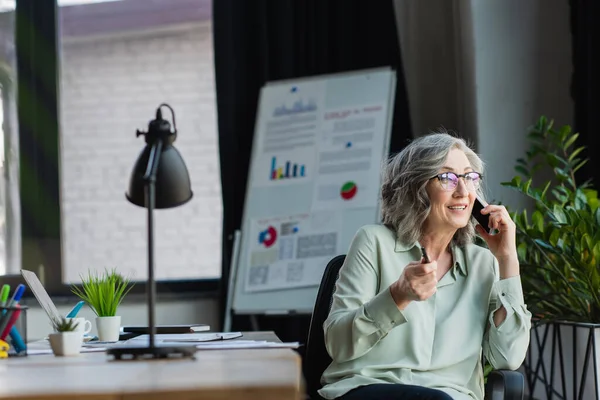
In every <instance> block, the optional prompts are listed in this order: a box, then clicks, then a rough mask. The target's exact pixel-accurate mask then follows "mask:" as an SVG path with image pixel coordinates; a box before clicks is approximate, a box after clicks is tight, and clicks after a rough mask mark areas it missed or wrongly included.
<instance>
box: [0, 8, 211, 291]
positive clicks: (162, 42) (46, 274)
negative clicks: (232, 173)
mask: <svg viewBox="0 0 600 400" xmlns="http://www.w3.org/2000/svg"><path fill="white" fill-rule="evenodd" d="M20 5H21V6H23V7H24V15H26V16H27V18H32V23H29V21H27V24H23V25H20V26H21V27H22V28H19V29H21V30H19V32H21V34H22V35H24V36H23V37H24V39H23V40H22V42H23V43H22V46H23V47H21V46H19V47H18V48H17V49H16V53H17V54H25V57H24V58H28V54H29V53H28V52H31V53H32V54H36V53H35V51H37V52H38V54H39V57H38V59H37V60H40V59H41V60H42V61H38V63H37V64H35V62H34V61H29V60H26V61H24V64H25V65H24V68H25V69H24V71H25V72H27V73H26V74H25V73H24V74H23V77H22V79H20V81H24V82H25V84H26V85H27V84H29V85H30V86H31V89H32V91H31V92H28V93H27V94H28V96H29V99H33V100H32V102H33V103H35V104H33V106H34V107H38V108H35V109H34V111H39V110H42V112H44V111H45V110H50V111H51V110H52V108H53V107H54V108H53V109H54V110H55V114H54V115H55V118H54V121H56V120H58V121H59V127H58V139H59V145H58V146H57V145H55V144H53V143H55V142H56V139H57V135H56V132H57V129H56V128H52V127H50V128H47V125H45V122H44V121H45V120H42V119H40V118H37V119H33V121H36V122H35V123H32V124H31V125H32V126H31V127H29V126H28V127H21V138H20V140H21V145H23V144H25V146H24V147H23V146H22V148H21V153H23V151H26V152H29V153H27V154H28V155H29V154H31V156H32V157H33V161H31V162H29V161H27V162H25V161H26V160H25V158H24V159H23V160H24V161H23V165H24V166H25V167H27V169H28V170H27V171H26V172H27V174H26V175H27V178H28V179H29V178H31V179H30V180H28V181H27V182H26V181H25V180H24V179H25V178H24V177H22V180H23V182H22V184H21V190H20V192H19V185H18V183H17V182H15V185H16V186H15V188H16V189H15V190H16V193H17V195H18V194H19V193H21V195H22V197H23V199H24V200H23V206H24V207H25V208H24V211H23V218H24V220H25V219H26V220H27V221H24V224H23V229H22V233H21V232H18V235H17V236H18V237H19V238H21V237H22V246H23V251H22V253H21V250H20V247H19V251H18V252H17V253H18V254H19V255H21V254H22V255H23V268H28V269H34V270H35V269H36V268H37V267H38V265H39V266H40V268H39V269H38V271H37V272H38V273H39V275H41V276H40V278H41V279H42V281H43V282H45V284H46V287H47V289H48V291H49V292H50V293H51V294H67V293H69V291H68V290H67V287H66V286H65V285H66V284H70V283H77V282H79V280H80V275H82V274H87V272H88V271H89V270H96V269H103V268H113V267H117V268H118V269H119V271H121V272H123V273H125V274H128V275H130V276H131V277H132V278H133V280H136V281H144V280H145V279H146V277H147V276H146V272H147V270H146V265H147V260H146V252H147V242H146V216H147V215H146V213H147V211H146V210H145V209H143V208H139V207H136V206H134V205H132V204H130V203H129V202H128V201H127V200H126V199H125V191H126V190H127V187H128V181H129V174H130V172H131V170H132V168H133V164H134V162H135V160H136V158H137V156H138V154H139V153H140V152H141V150H142V149H143V147H144V144H145V143H144V141H143V139H142V138H136V135H135V133H136V129H143V130H147V127H148V126H147V123H148V121H150V120H151V119H153V118H154V114H155V111H156V108H157V107H158V105H159V104H161V103H168V104H169V105H170V106H172V107H173V109H174V110H175V113H176V120H177V129H178V137H177V141H176V142H175V146H176V147H177V149H178V150H179V151H180V153H181V154H182V156H183V158H184V160H185V162H186V165H187V167H188V170H189V172H190V178H191V180H192V190H193V191H194V197H193V199H192V200H191V201H190V202H189V203H187V204H185V205H184V206H181V207H177V208H173V209H169V210H157V211H155V256H156V270H155V275H156V278H157V280H158V282H159V285H158V289H159V291H161V288H163V289H164V290H166V291H177V292H179V291H181V290H195V291H197V290H199V289H202V288H203V287H205V286H206V288H210V289H214V288H216V284H217V279H218V278H220V275H221V229H222V200H221V187H220V176H219V158H218V138H217V123H216V101H215V97H216V96H215V83H214V66H213V48H212V46H213V40H212V15H211V8H212V2H211V0H153V1H151V2H149V1H147V0H108V1H107V0H105V1H101V0H58V5H59V9H58V11H57V15H58V18H57V19H58V21H57V26H56V30H57V32H59V35H58V47H57V49H58V50H57V53H59V54H58V56H59V60H60V61H59V62H58V66H59V73H58V76H59V78H58V90H57V91H58V93H59V95H58V96H57V97H58V101H59V103H58V106H57V105H56V104H54V105H53V104H52V101H53V100H52V99H53V98H54V96H47V94H48V93H43V92H40V89H39V88H37V87H35V86H36V85H37V83H38V81H36V79H41V78H43V79H48V78H49V77H50V79H53V78H52V76H54V75H53V74H52V73H48V71H44V68H38V67H39V63H40V62H42V63H43V62H44V61H43V60H46V59H48V60H51V62H52V65H53V64H54V62H55V61H54V60H53V58H52V57H50V58H48V54H50V55H52V54H54V53H53V51H54V50H50V51H51V52H50V53H48V44H50V46H49V47H51V48H53V47H52V43H51V42H47V40H48V38H49V37H52V36H51V32H50V33H49V31H52V30H53V29H54V25H53V24H52V20H53V19H48V18H47V15H48V13H50V14H51V13H52V12H53V10H54V3H53V0H39V1H38V0H36V1H35V2H32V1H29V2H25V3H20ZM14 7H15V2H14V0H13V1H9V0H0V34H1V36H0V45H4V44H5V43H4V42H6V41H7V40H8V39H7V38H13V37H14V35H13V31H14V14H15V13H14V12H13V10H14ZM25 7H29V8H25ZM38 7H39V9H38ZM11 24H12V25H11ZM23 27H25V28H23ZM22 29H24V31H22ZM18 37H19V36H17V38H18ZM11 40H12V41H13V42H14V39H11ZM44 40H46V42H44ZM11 43H12V42H11ZM32 43H33V44H32ZM30 46H31V48H30ZM9 47H10V46H9ZM13 47H14V46H13ZM0 50H4V48H3V47H0ZM9 53H10V52H9ZM33 58H35V57H33ZM33 58H32V59H33ZM15 59H16V56H12V63H13V64H14V63H15ZM20 60H21V59H20ZM6 61H7V60H6V56H5V54H4V53H0V66H2V67H3V66H4V65H5V64H6V65H10V63H6ZM8 61H11V59H8ZM32 63H33V65H32ZM46 65H51V64H46ZM19 68H21V66H20V65H19ZM15 70H16V69H15ZM19 71H21V69H19ZM36 73H37V74H43V75H44V76H43V77H40V75H37V76H36V75H35V74H36ZM0 83H1V81H0ZM28 89H29V87H28ZM0 90H2V110H3V114H0V115H3V119H4V124H3V127H4V129H3V131H2V132H3V135H4V136H5V143H8V144H10V145H11V149H10V151H7V154H10V152H11V151H13V149H12V144H11V143H12V142H11V140H13V139H14V138H13V136H14V135H13V134H16V132H17V131H18V129H17V126H13V125H11V126H10V132H11V135H13V136H9V135H8V134H7V123H6V121H7V119H8V120H10V121H12V120H13V119H12V118H9V117H10V115H7V112H9V113H16V111H15V110H14V109H15V108H17V105H15V104H16V101H15V98H14V97H12V98H11V97H10V96H14V94H12V92H10V91H7V90H6V88H5V87H4V86H3V85H0ZM42 90H43V89H42ZM23 101H25V100H23ZM26 106H29V104H26ZM44 107H46V108H44ZM56 107H58V114H59V115H58V117H56ZM7 110H8V111H7ZM23 110H25V108H24V107H21V99H19V104H18V110H17V111H18V114H19V115H18V118H19V121H23V120H25V121H29V120H31V118H29V117H30V114H29V113H28V111H23ZM32 115H33V114H32ZM50 117H52V116H51V115H50ZM163 117H164V118H167V119H169V120H171V115H170V114H169V113H168V111H167V110H166V109H165V110H164V112H163ZM23 118H29V120H28V119H23ZM14 121H17V117H15V118H14ZM50 122H52V120H50ZM27 125H29V124H27ZM24 128H27V135H26V133H25V130H24ZM44 135H48V136H44ZM50 136H52V137H50ZM16 137H17V140H16V141H15V144H17V145H18V144H19V140H18V138H19V137H18V136H16ZM9 139H10V140H9ZM44 146H46V147H44ZM48 146H49V147H48ZM48 148H50V150H51V151H54V152H56V149H58V155H54V156H53V158H52V157H49V158H48V157H46V154H45V153H44V151H45V150H47V149H48ZM24 149H25V150H24ZM52 149H55V150H52ZM15 154H19V151H18V150H16V153H15ZM45 157H46V158H45ZM11 161H13V162H16V161H15V160H14V157H12V156H11V157H10V158H9V159H7V163H9V162H11ZM7 163H4V164H3V165H4V166H6V165H7ZM45 163H46V164H45ZM48 163H49V164H48ZM15 165H18V163H16V164H15ZM58 165H59V168H58ZM46 167H50V168H46ZM54 170H56V171H59V172H54ZM3 176H5V174H3ZM53 181H54V182H53ZM57 182H59V183H57ZM44 186H45V187H44ZM31 188H32V189H31ZM2 189H4V186H3V187H2ZM44 191H46V192H48V193H44ZM59 193H60V194H59ZM0 194H2V196H1V197H0V200H2V202H1V203H0V205H1V206H4V205H5V201H4V200H5V199H6V197H7V196H6V195H5V194H6V192H5V191H3V190H2V191H0ZM11 199H12V198H11ZM19 205H20V202H19V201H17V203H16V205H15V206H19ZM58 205H60V219H59V215H58V210H59V206H58ZM16 209H17V211H18V212H17V213H16V214H15V215H16V217H18V216H19V215H20V209H19V208H16ZM40 213H41V214H40ZM7 215H10V213H7ZM3 216H4V211H3V210H0V222H1V221H2V220H3V218H4V217H3ZM16 217H15V218H16ZM40 217H41V218H40ZM37 221H41V222H39V223H37ZM9 222H10V221H9ZM25 222H26V223H25ZM17 225H18V226H21V224H20V222H19V224H17ZM59 225H60V229H59V228H58V227H59ZM59 231H60V233H59ZM59 236H60V238H59ZM1 239H2V231H0V240H1ZM57 239H60V240H57ZM5 243H6V244H7V246H8V245H10V246H8V247H10V248H13V247H14V245H15V243H13V242H10V241H9V240H7V241H6V242H4V241H2V243H0V251H1V250H2V248H3V246H4V244H5ZM18 244H19V246H21V243H20V242H19V243H18ZM4 247H6V246H4ZM8 247H7V254H9V253H10V251H8V250H10V249H8ZM0 255H1V254H0ZM9 264H10V265H13V264H14V266H15V268H14V271H11V269H10V268H7V267H5V266H4V264H2V266H1V267H0V268H1V269H0V274H3V273H4V272H18V270H19V268H21V260H20V259H19V260H18V261H17V262H11V263H9ZM9 264H7V265H9ZM10 265H9V266H10ZM41 266H44V268H41ZM44 278H45V281H44ZM184 282H185V283H184ZM198 282H211V283H210V284H208V283H207V284H206V285H205V286H203V284H198ZM136 289H137V290H143V285H137V288H136Z"/></svg>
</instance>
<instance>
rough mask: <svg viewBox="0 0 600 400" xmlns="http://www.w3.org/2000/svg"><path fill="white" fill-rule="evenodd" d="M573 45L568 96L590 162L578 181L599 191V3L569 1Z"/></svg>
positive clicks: (577, 129) (585, 0)
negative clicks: (596, 121) (597, 122)
mask: <svg viewBox="0 0 600 400" xmlns="http://www.w3.org/2000/svg"><path fill="white" fill-rule="evenodd" d="M570 5H571V32H572V45H573V80H572V86H571V89H572V90H571V92H572V97H573V101H574V103H575V129H576V131H578V132H579V133H580V139H579V142H580V144H581V145H584V146H586V147H587V149H586V152H585V153H584V155H585V156H586V157H588V158H589V161H588V163H587V165H585V166H584V167H583V168H582V169H581V170H580V172H579V176H578V178H579V180H580V181H583V180H588V179H591V180H592V183H593V184H594V186H595V187H596V188H597V189H600V157H598V154H597V152H598V150H599V149H600V136H599V135H598V131H596V129H598V127H597V126H596V123H595V122H594V118H595V117H594V115H596V112H598V111H599V110H600V24H598V21H599V20H600V2H598V1H597V0H570Z"/></svg>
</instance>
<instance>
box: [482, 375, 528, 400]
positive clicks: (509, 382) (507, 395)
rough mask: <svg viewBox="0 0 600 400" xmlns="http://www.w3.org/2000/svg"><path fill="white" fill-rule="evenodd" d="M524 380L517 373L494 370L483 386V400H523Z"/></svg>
mask: <svg viewBox="0 0 600 400" xmlns="http://www.w3.org/2000/svg"><path fill="white" fill-rule="evenodd" d="M524 392H525V379H524V378H523V374H521V373H520V372H517V371H509V370H494V371H492V372H490V374H489V375H488V377H487V383H486V384H485V400H523V396H524Z"/></svg>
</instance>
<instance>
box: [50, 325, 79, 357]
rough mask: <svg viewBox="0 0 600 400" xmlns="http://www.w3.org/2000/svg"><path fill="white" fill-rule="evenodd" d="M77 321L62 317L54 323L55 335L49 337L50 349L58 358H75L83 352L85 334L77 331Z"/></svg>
mask: <svg viewBox="0 0 600 400" xmlns="http://www.w3.org/2000/svg"><path fill="white" fill-rule="evenodd" d="M77 324H78V322H77V321H74V320H71V319H67V318H64V317H62V318H61V319H58V320H55V321H52V325H53V327H54V333H51V334H50V335H48V340H49V341H50V347H51V348H52V352H53V353H54V355H56V356H75V355H77V354H79V352H80V351H81V344H82V343H83V332H82V331H81V330H78V329H77Z"/></svg>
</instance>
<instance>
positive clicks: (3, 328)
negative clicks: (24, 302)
mask: <svg viewBox="0 0 600 400" xmlns="http://www.w3.org/2000/svg"><path fill="white" fill-rule="evenodd" d="M16 307H17V309H16V310H14V311H12V312H11V315H10V318H6V320H7V322H6V324H5V326H0V332H2V334H0V340H4V339H6V337H7V336H8V333H9V332H10V330H11V329H12V328H13V326H14V325H15V322H17V318H19V315H21V306H20V305H18V304H17V305H16Z"/></svg>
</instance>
